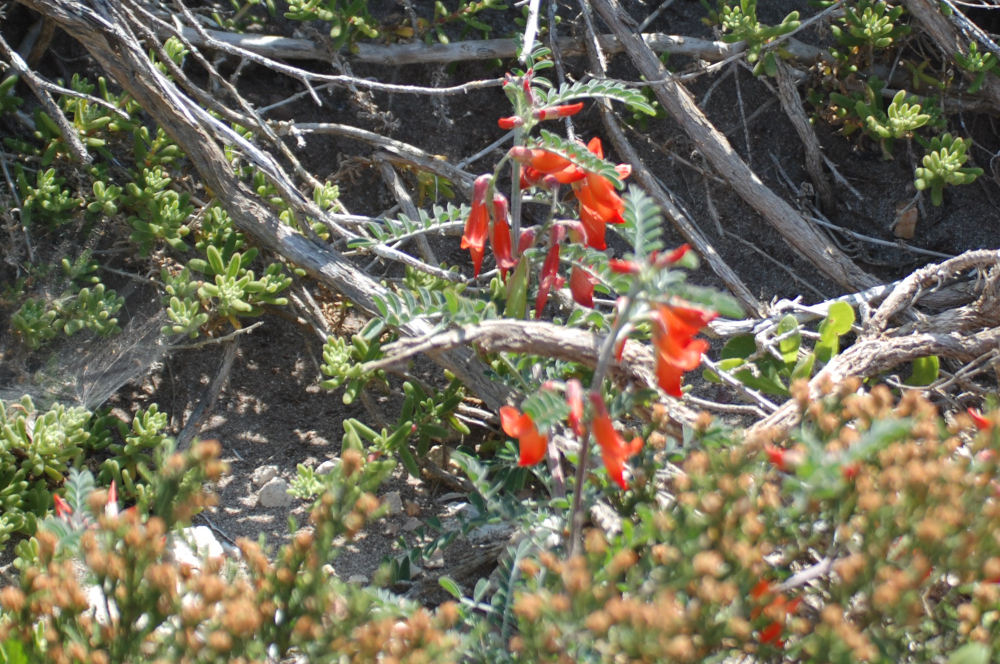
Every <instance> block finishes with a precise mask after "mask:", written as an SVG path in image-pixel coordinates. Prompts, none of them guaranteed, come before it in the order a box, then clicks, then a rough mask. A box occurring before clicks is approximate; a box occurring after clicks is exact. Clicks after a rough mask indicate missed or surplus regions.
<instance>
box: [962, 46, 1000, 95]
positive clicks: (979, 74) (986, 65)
mask: <svg viewBox="0 0 1000 664" xmlns="http://www.w3.org/2000/svg"><path fill="white" fill-rule="evenodd" d="M955 62H957V63H958V65H959V66H960V67H961V68H962V69H964V70H966V71H968V72H971V73H973V74H975V77H974V78H973V79H972V83H971V84H970V85H969V93H971V94H975V93H977V92H979V88H981V87H982V86H983V81H985V80H986V75H987V74H991V73H992V74H993V75H994V76H998V75H1000V60H997V56H996V55H994V54H993V52H992V51H987V52H986V53H982V52H980V50H979V45H978V44H976V42H971V43H970V44H969V53H968V54H967V55H962V54H961V53H956V54H955Z"/></svg>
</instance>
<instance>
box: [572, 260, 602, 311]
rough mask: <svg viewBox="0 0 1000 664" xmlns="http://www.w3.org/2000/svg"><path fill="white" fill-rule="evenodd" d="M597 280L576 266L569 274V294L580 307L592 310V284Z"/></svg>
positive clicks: (588, 272) (587, 271) (588, 271)
mask: <svg viewBox="0 0 1000 664" xmlns="http://www.w3.org/2000/svg"><path fill="white" fill-rule="evenodd" d="M596 283H597V278H596V277H594V275H593V274H591V273H590V270H586V269H584V268H582V267H579V266H577V265H574V266H573V270H572V271H571V272H570V273H569V292H570V294H571V295H572V296H573V301H574V302H576V303H577V304H579V305H580V306H582V307H587V308H589V309H593V308H594V284H596Z"/></svg>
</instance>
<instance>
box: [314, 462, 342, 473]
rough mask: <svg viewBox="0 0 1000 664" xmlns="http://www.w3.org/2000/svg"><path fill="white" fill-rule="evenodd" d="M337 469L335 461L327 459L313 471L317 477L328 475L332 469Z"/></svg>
mask: <svg viewBox="0 0 1000 664" xmlns="http://www.w3.org/2000/svg"><path fill="white" fill-rule="evenodd" d="M336 467H337V461H335V460H333V459H327V460H326V461H324V462H323V463H321V464H319V465H318V466H316V470H315V471H314V472H315V473H316V474H317V475H329V474H330V473H332V472H333V469H334V468H336Z"/></svg>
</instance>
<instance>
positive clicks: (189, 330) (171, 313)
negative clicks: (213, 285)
mask: <svg viewBox="0 0 1000 664" xmlns="http://www.w3.org/2000/svg"><path fill="white" fill-rule="evenodd" d="M161 278H162V279H163V283H164V292H165V295H164V299H165V300H166V305H167V309H166V312H167V318H169V319H170V323H169V324H168V325H164V326H163V334H165V335H171V334H182V335H187V336H188V337H191V338H192V339H193V338H195V337H197V336H198V334H199V332H200V331H201V328H202V327H204V325H205V324H206V323H208V319H209V315H208V312H206V311H205V310H204V309H203V307H202V303H201V300H200V299H199V297H198V288H199V286H200V282H199V281H197V280H192V278H191V271H190V270H189V269H188V268H184V269H183V270H181V271H180V272H179V273H178V274H176V275H171V274H170V273H169V272H167V270H166V268H164V269H163V273H162V277H161Z"/></svg>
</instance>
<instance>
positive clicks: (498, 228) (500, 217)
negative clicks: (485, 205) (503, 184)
mask: <svg viewBox="0 0 1000 664" xmlns="http://www.w3.org/2000/svg"><path fill="white" fill-rule="evenodd" d="M490 239H491V240H492V242H493V255H494V256H495V257H496V259H497V267H498V268H500V274H501V275H502V276H504V277H506V276H507V271H508V270H510V269H511V268H512V267H514V266H515V265H517V261H515V260H514V256H513V254H512V253H511V245H510V225H509V224H508V223H507V197H506V196H504V195H503V194H501V193H499V192H497V193H494V194H493V233H492V236H491V238H490Z"/></svg>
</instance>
